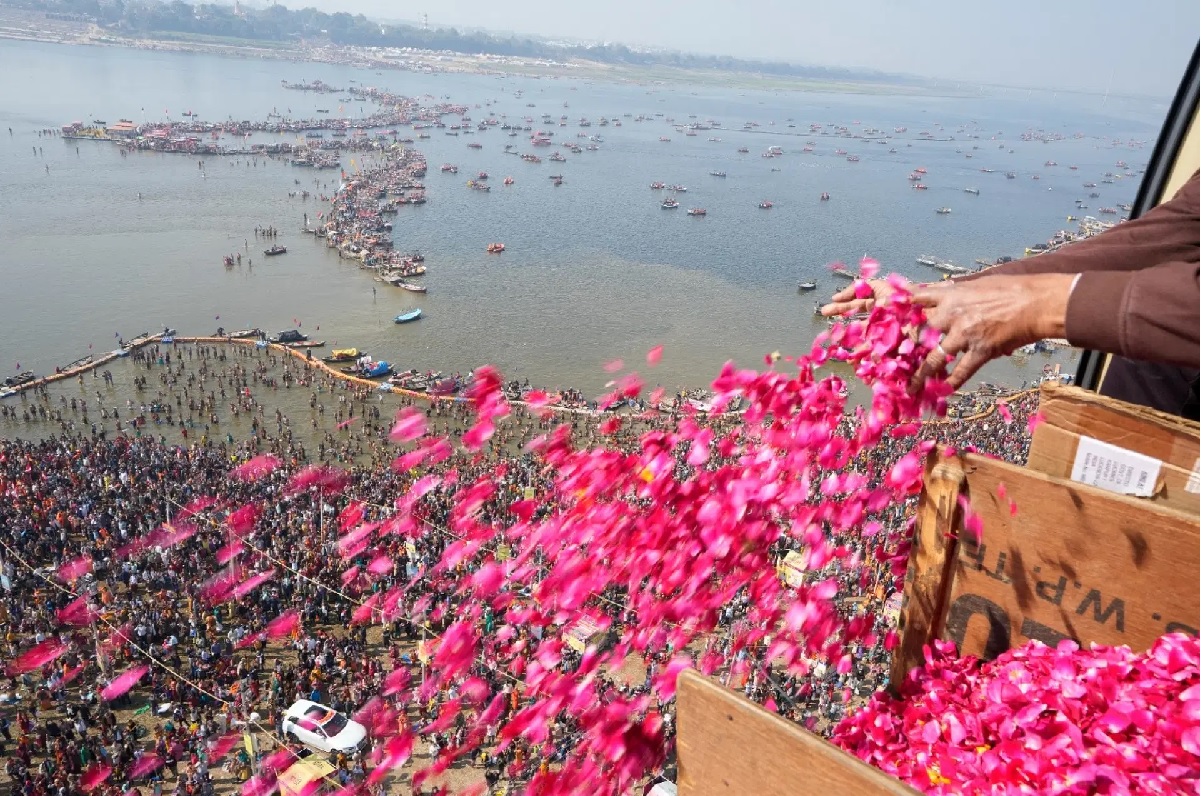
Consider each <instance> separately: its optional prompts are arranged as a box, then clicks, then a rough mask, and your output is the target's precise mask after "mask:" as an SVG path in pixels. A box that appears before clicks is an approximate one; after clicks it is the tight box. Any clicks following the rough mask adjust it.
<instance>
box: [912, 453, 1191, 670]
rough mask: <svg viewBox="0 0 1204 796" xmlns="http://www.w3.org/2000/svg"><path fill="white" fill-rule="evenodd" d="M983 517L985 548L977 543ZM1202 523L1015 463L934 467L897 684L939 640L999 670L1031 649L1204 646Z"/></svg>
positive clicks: (920, 517) (936, 458)
mask: <svg viewBox="0 0 1204 796" xmlns="http://www.w3.org/2000/svg"><path fill="white" fill-rule="evenodd" d="M971 515H972V516H976V517H977V518H978V521H979V522H980V523H981V535H979V536H976V535H975V534H974V533H972V532H968V531H967V530H966V516H971ZM1199 616H1200V519H1199V515H1198V514H1194V515H1193V514H1189V513H1187V512H1184V511H1179V510H1175V509H1172V508H1169V507H1167V506H1164V505H1160V504H1159V503H1157V502H1153V501H1150V500H1145V499H1140V498H1134V497H1129V496H1126V495H1119V494H1115V493H1113V492H1109V491H1105V490H1103V489H1098V488H1096V487H1092V486H1088V485H1085V484H1081V483H1077V482H1075V481H1071V480H1067V479H1064V478H1056V477H1052V476H1049V475H1047V474H1045V473H1041V472H1037V471H1034V470H1029V469H1025V468H1021V467H1016V466H1014V465H1011V464H1008V463H1006V462H1001V461H996V460H993V459H987V458H984V457H982V456H975V455H970V454H967V455H965V456H960V457H951V458H946V457H944V456H942V455H941V454H939V453H937V452H934V453H932V454H931V455H930V456H929V460H928V467H927V471H926V473H925V483H924V490H923V493H922V494H921V496H920V505H919V509H918V511H917V515H916V530H915V537H914V544H913V547H912V552H911V561H910V564H909V567H908V573H907V582H906V585H905V588H904V601H903V610H902V615H901V617H900V623H899V626H900V642H899V646H898V648H897V650H896V655H895V658H894V661H893V666H892V671H891V682H892V684H894V685H895V686H897V685H898V684H900V683H902V681H903V678H904V677H905V676H906V674H907V672H908V671H910V670H911V669H912V668H914V667H915V666H918V665H920V664H921V663H923V648H924V645H925V644H927V643H929V642H930V641H931V640H932V639H934V638H944V639H948V640H952V641H954V642H956V643H957V645H958V649H959V650H960V652H961V654H963V655H977V656H979V657H982V658H993V657H995V656H997V655H999V654H1000V653H1002V652H1004V651H1005V650H1007V649H1010V648H1012V647H1017V646H1020V645H1021V644H1023V643H1025V642H1026V641H1028V640H1030V639H1031V640H1039V641H1042V642H1045V643H1046V644H1051V645H1052V644H1056V643H1057V642H1058V641H1059V640H1061V639H1063V638H1071V639H1074V640H1075V641H1077V642H1078V643H1080V644H1088V643H1090V642H1096V643H1100V644H1110V645H1121V644H1125V645H1128V646H1129V647H1131V648H1132V649H1138V650H1140V649H1147V648H1149V646H1150V645H1151V644H1152V643H1153V642H1154V641H1155V640H1157V639H1158V637H1159V636H1161V635H1162V634H1164V633H1167V632H1172V631H1182V632H1187V633H1191V634H1194V635H1198V634H1199V628H1198V624H1199Z"/></svg>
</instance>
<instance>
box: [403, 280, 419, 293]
mask: <svg viewBox="0 0 1204 796" xmlns="http://www.w3.org/2000/svg"><path fill="white" fill-rule="evenodd" d="M397 286H398V287H399V288H401V289H402V290H408V291H410V292H411V293H425V292H426V286H425V285H416V284H414V283H413V282H398V283H397Z"/></svg>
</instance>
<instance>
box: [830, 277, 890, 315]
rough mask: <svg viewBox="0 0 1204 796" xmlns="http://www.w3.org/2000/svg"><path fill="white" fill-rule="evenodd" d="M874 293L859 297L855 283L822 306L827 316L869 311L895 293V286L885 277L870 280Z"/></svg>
mask: <svg viewBox="0 0 1204 796" xmlns="http://www.w3.org/2000/svg"><path fill="white" fill-rule="evenodd" d="M869 286H870V289H871V290H872V291H873V295H872V296H869V297H867V298H858V297H857V284H856V283H853V284H851V285H849V286H848V287H846V288H845V289H844V290H842V291H840V292H839V293H837V294H836V295H835V296H833V297H832V300H831V301H830V302H829V303H827V304H825V305H824V306H823V307H821V308H820V313H821V314H822V315H823V316H824V317H825V318H831V317H833V316H835V315H847V314H848V313H850V312H869V311H870V310H872V309H873V308H874V307H876V306H877V305H878V304H880V303H882V302H884V301H886V300H887V299H889V298H890V297H891V296H893V295H894V294H895V290H896V288H895V286H894V285H892V284H891V283H890V282H888V281H887V280H885V279H871V280H869Z"/></svg>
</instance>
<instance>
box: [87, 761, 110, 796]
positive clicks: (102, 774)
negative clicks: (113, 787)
mask: <svg viewBox="0 0 1204 796" xmlns="http://www.w3.org/2000/svg"><path fill="white" fill-rule="evenodd" d="M112 773H113V767H112V766H109V765H106V764H104V763H93V764H92V765H90V766H88V768H87V770H86V771H84V773H83V774H82V775H81V776H80V778H79V789H80V790H82V791H83V792H84V793H87V792H89V791H91V790H93V789H95V788H96V787H97V786H99V785H100V784H101V783H103V782H104V781H105V780H106V779H108V778H109V776H110V775H111V774H112Z"/></svg>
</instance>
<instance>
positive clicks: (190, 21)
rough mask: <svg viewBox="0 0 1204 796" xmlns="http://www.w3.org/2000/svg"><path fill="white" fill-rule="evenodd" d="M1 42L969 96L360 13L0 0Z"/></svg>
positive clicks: (804, 69)
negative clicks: (388, 21) (393, 21)
mask: <svg viewBox="0 0 1204 796" xmlns="http://www.w3.org/2000/svg"><path fill="white" fill-rule="evenodd" d="M180 6H183V7H184V8H186V9H188V11H187V14H186V15H185V14H184V12H183V10H182V9H181V8H179V7H180ZM194 10H195V14H194V13H193V12H194ZM372 31H379V32H376V33H372ZM0 39H13V40H20V41H33V42H42V43H50V44H73V45H93V46H102V47H105V46H107V47H125V48H130V49H138V50H154V51H166V52H191V53H208V54H211V55H222V56H227V57H242V58H260V59H276V60H286V61H294V62H308V63H325V64H331V65H340V66H351V67H356V68H362V69H370V70H375V71H380V70H385V69H388V70H393V71H410V72H420V73H424V74H469V75H493V76H515V77H532V78H549V79H562V78H576V79H579V80H597V81H603V82H613V83H625V84H637V85H666V86H674V85H696V86H708V87H720V88H728V89H736V90H739V89H746V90H759V91H813V92H834V93H847V94H895V95H898V94H908V95H917V96H921V95H922V96H946V97H948V96H971V95H972V92H969V91H966V90H960V89H957V88H954V87H952V86H945V85H942V84H940V83H938V82H937V81H928V80H923V79H918V78H908V77H903V76H895V75H886V74H880V73H870V72H861V71H855V70H848V69H839V68H828V67H808V66H799V65H794V64H786V63H765V62H754V61H745V60H740V59H735V58H730V57H716V56H695V55H683V54H678V53H651V52H637V51H633V50H630V49H628V48H626V47H624V46H622V45H608V46H606V47H580V46H579V47H562V46H556V45H548V44H543V43H541V42H537V41H533V40H531V39H515V38H513V37H511V38H508V39H506V38H501V37H496V36H486V35H460V34H459V33H458V32H457V31H455V30H454V29H438V30H430V31H426V30H423V29H421V28H414V27H411V26H407V25H382V24H379V23H375V22H370V21H369V20H367V19H366V18H365V17H363V15H358V16H354V17H353V16H352V15H350V14H343V13H337V14H331V15H327V14H322V13H320V12H317V11H314V10H313V9H306V10H301V11H288V10H286V9H284V8H283V7H281V6H274V7H273V8H272V9H268V10H265V11H255V10H245V11H240V12H238V13H236V12H235V11H234V9H233V8H232V7H227V6H213V5H196V6H192V5H186V4H184V3H173V4H170V5H168V4H164V3H155V2H151V3H150V4H148V5H145V6H138V7H137V8H135V7H134V6H132V5H131V6H130V7H129V8H125V7H123V6H121V7H119V6H101V5H100V4H99V3H97V2H95V0H0ZM424 43H425V44H427V46H423V44H424ZM439 45H445V46H439ZM446 45H450V46H446Z"/></svg>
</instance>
